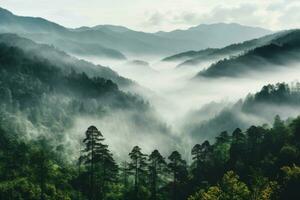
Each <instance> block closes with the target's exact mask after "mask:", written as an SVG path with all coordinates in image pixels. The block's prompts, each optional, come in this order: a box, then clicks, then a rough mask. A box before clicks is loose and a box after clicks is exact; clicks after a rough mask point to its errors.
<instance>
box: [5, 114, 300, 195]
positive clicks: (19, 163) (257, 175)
mask: <svg viewBox="0 0 300 200" xmlns="http://www.w3.org/2000/svg"><path fill="white" fill-rule="evenodd" d="M2 125H3V124H2V123H1V126H2ZM82 134H84V133H82ZM299 135H300V118H296V119H293V120H289V121H288V122H284V121H282V120H281V119H280V118H279V117H278V116H277V117H276V118H275V121H274V124H273V127H272V128H266V127H262V126H251V127H250V128H248V129H246V130H245V131H242V130H241V129H238V128H237V129H235V130H234V131H233V133H232V134H229V133H227V132H226V131H224V132H222V133H220V134H219V135H218V136H217V137H216V140H215V142H213V143H210V142H208V141H204V142H201V143H200V144H196V145H195V146H194V147H193V148H192V149H191V155H192V157H193V162H192V163H187V162H186V161H185V160H184V158H183V157H182V156H181V154H180V152H178V151H176V149H174V151H173V152H172V153H171V154H170V155H161V154H160V153H159V151H158V150H154V151H153V152H152V153H151V154H150V155H146V154H144V153H143V151H142V149H141V148H140V147H138V146H135V147H133V149H132V151H131V152H130V153H129V154H128V157H127V158H124V159H125V160H126V161H125V162H122V163H120V162H118V163H117V162H116V161H115V160H114V158H113V155H112V154H111V152H110V150H109V148H110V147H109V146H107V145H106V143H105V140H104V137H103V135H102V133H101V132H100V131H99V130H97V128H96V127H94V126H91V127H89V128H88V130H87V131H86V133H85V139H84V140H83V141H81V142H82V143H81V144H82V148H80V149H78V151H81V154H80V156H78V158H77V159H78V161H77V162H72V163H66V162H65V160H64V159H63V156H62V153H61V151H62V150H61V149H62V148H63V146H61V147H60V148H54V147H53V146H52V145H51V144H49V142H48V141H47V140H45V138H40V139H38V140H34V141H31V142H24V141H22V140H20V138H19V137H18V136H16V135H12V133H11V132H6V131H3V129H1V134H0V144H1V146H0V154H1V160H0V168H1V171H0V178H1V181H0V197H1V199H32V200H40V199H64V200H67V199H81V200H84V199H105V200H106V199H107V200H108V199H109V200H121V199H128V200H129V199H130V200H136V199H141V200H147V199H164V200H166V199H172V200H182V199H189V200H216V199H221V200H232V199H237V200H252V199H264V200H271V199H282V200H286V199H288V200H297V199H299V198H300V192H299V187H300V167H299V165H300V163H299V160H300V157H299V156H300V154H299V150H300V137H299ZM196 142H197V141H196Z"/></svg>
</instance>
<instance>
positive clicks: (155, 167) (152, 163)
mask: <svg viewBox="0 0 300 200" xmlns="http://www.w3.org/2000/svg"><path fill="white" fill-rule="evenodd" d="M148 161H149V166H148V168H149V172H150V174H149V175H150V176H149V179H150V184H151V189H150V190H151V199H152V200H156V199H157V187H158V182H159V178H160V177H161V176H162V175H163V173H164V172H165V171H166V166H167V163H166V161H165V159H164V157H163V156H162V155H161V154H160V153H159V151H158V150H154V151H153V152H152V153H151V154H150V155H149V158H148Z"/></svg>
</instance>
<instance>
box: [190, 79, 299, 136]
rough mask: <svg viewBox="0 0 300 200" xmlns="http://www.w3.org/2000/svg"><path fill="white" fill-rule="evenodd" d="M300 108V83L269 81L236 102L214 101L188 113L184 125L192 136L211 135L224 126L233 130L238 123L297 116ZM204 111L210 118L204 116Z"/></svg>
mask: <svg viewBox="0 0 300 200" xmlns="http://www.w3.org/2000/svg"><path fill="white" fill-rule="evenodd" d="M299 110H300V86H299V83H294V84H292V85H287V84H286V83H278V84H276V85H271V84H270V85H266V86H264V87H263V88H262V89H261V91H259V92H257V93H255V94H249V95H248V96H247V97H246V98H245V99H244V100H240V101H238V102H236V103H234V104H230V103H228V104H227V105H224V103H221V104H218V103H213V104H209V105H207V106H206V107H204V108H203V109H201V110H198V111H194V112H192V113H190V114H188V116H186V119H187V123H186V125H185V126H184V127H185V128H184V129H185V130H186V131H187V132H188V133H189V134H191V135H192V137H193V138H199V139H210V138H212V136H214V134H216V133H218V132H221V131H222V130H228V131H233V130H234V129H235V128H236V127H240V128H243V129H245V128H247V127H248V126H250V125H251V124H270V122H271V121H272V119H273V117H274V116H275V115H280V116H282V117H284V118H288V117H292V116H294V117H295V116H297V115H298V114H299ZM209 113H211V114H209ZM203 115H205V116H206V117H207V118H208V119H207V118H206V119H204V120H203V117H202V116H203Z"/></svg>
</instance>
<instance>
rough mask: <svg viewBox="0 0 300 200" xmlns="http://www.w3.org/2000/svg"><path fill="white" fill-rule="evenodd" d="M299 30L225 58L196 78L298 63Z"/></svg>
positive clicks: (244, 72)
mask: <svg viewBox="0 0 300 200" xmlns="http://www.w3.org/2000/svg"><path fill="white" fill-rule="evenodd" d="M299 52H300V30H292V31H289V32H286V33H284V34H282V35H280V37H276V38H275V39H273V40H271V41H270V42H268V43H267V44H266V45H263V46H259V47H256V48H254V49H252V50H249V51H246V52H244V53H242V54H241V55H238V56H234V57H231V58H225V59H223V60H220V61H218V62H217V63H214V64H212V65H211V66H210V67H208V68H207V69H205V70H203V71H201V72H199V73H198V74H197V76H196V77H236V76H243V75H244V76H245V75H247V74H248V73H251V72H263V71H268V70H274V69H276V68H277V69H279V68H280V67H286V65H289V64H295V63H297V62H299V61H300V56H299Z"/></svg>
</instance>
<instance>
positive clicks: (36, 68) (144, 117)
mask: <svg viewBox="0 0 300 200" xmlns="http://www.w3.org/2000/svg"><path fill="white" fill-rule="evenodd" d="M47 48H48V47H47V46H46V49H47ZM37 50H39V49H37ZM50 50H51V48H50ZM54 53H57V52H56V51H54ZM54 56H56V55H54ZM54 56H53V57H54ZM56 58H60V57H59V56H57V57H56ZM66 58H67V59H68V58H69V57H66ZM67 59H66V60H59V59H55V61H54V60H49V59H46V58H45V57H43V56H38V55H36V54H34V53H32V52H31V51H29V52H27V51H23V50H21V49H19V48H17V47H12V46H7V45H6V44H4V43H0V72H1V73H0V94H1V100H0V122H1V124H3V126H2V128H3V129H4V130H5V131H7V132H9V133H10V134H13V133H14V134H19V135H20V136H21V137H23V138H27V139H30V138H37V137H39V136H45V137H47V138H48V139H49V143H52V142H53V143H55V145H56V146H59V145H61V144H65V145H66V148H67V149H66V150H65V153H67V151H68V150H70V149H72V148H76V144H77V143H78V135H76V134H75V133H74V131H75V132H76V131H78V130H76V129H77V128H78V127H77V126H78V122H77V121H76V120H80V121H85V120H86V119H90V120H92V119H97V121H100V122H101V120H103V122H102V123H104V121H105V120H109V119H110V118H114V121H111V120H110V121H108V122H106V123H105V125H107V126H109V125H112V124H113V123H124V124H123V125H122V126H123V127H124V129H126V131H124V132H122V133H121V132H120V131H117V130H114V132H113V133H112V134H113V135H115V136H120V137H121V134H123V135H124V134H128V135H130V136H131V137H132V136H133V135H140V132H143V133H146V134H145V135H144V138H145V139H144V140H147V133H148V134H150V133H151V135H161V136H160V137H161V138H164V137H168V138H169V135H168V134H169V133H170V131H169V129H168V127H167V126H166V125H165V124H164V123H162V122H161V121H159V119H158V117H157V115H156V112H155V111H154V110H153V109H152V108H151V107H150V105H149V104H148V103H147V102H145V101H144V100H143V99H142V98H141V97H139V96H137V95H133V94H130V93H125V92H123V91H121V90H120V89H119V87H118V85H117V84H116V83H114V82H113V81H111V80H108V79H105V78H101V77H99V76H97V74H94V76H89V75H87V74H88V73H84V72H79V71H78V72H77V70H76V69H77V67H85V66H84V65H83V66H80V63H83V64H86V66H87V67H89V66H92V67H95V72H99V71H97V70H96V68H97V66H93V65H91V64H89V63H86V62H83V61H82V62H81V61H80V62H79V63H76V64H75V65H72V64H73V63H72V62H68V60H67ZM69 61H73V60H72V59H70V60H69ZM73 67H74V68H73ZM99 68H100V71H101V67H100V66H99ZM80 69H81V68H80ZM104 69H106V68H104ZM85 70H86V69H85V68H83V70H82V71H85ZM87 72H88V70H87ZM99 74H101V73H99ZM113 75H114V74H113ZM118 120H119V121H118ZM149 127H151V129H150V128H149ZM108 129H109V127H108ZM140 137H141V136H140ZM52 140H53V141H52ZM140 141H143V140H140ZM125 145H127V146H128V145H129V143H128V142H127V144H125V143H124V147H123V148H125Z"/></svg>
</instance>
